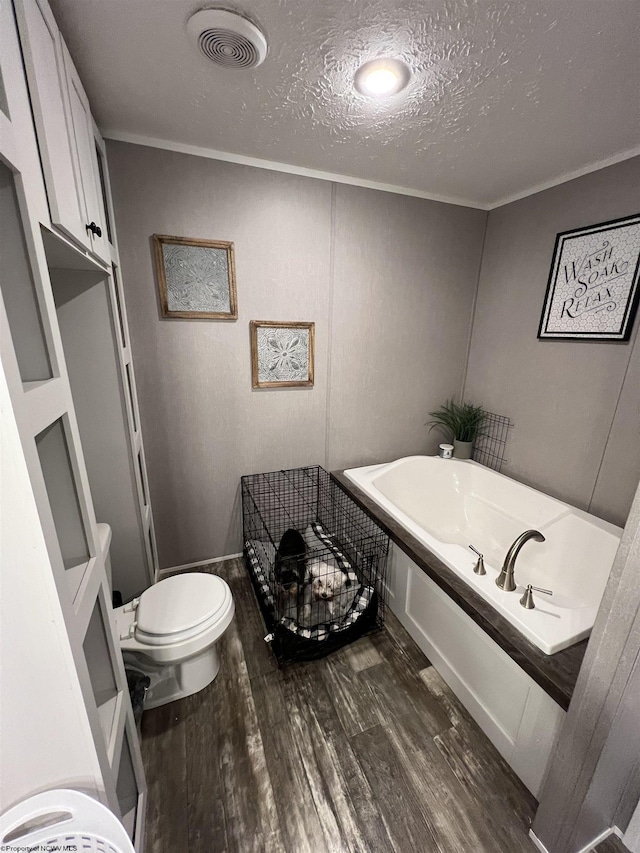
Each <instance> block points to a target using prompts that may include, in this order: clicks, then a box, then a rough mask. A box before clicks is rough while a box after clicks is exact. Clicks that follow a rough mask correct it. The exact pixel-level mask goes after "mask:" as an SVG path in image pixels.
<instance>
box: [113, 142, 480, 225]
mask: <svg viewBox="0 0 640 853" xmlns="http://www.w3.org/2000/svg"><path fill="white" fill-rule="evenodd" d="M100 132H101V133H102V136H103V137H104V138H105V139H113V140H115V141H116V142H130V143H131V144H132V145H146V146H148V147H149V148H162V149H163V150H165V151H176V152H178V153H179V154H192V155H193V156H194V157H207V158H209V159H210V160H223V161H224V162H225V163H237V164H239V165H241V166H254V167H255V168H256V169H269V170H270V171H272V172H286V173H287V174H289V175H302V176H303V177H305V178H316V179H317V180H319V181H333V182H334V183H337V184H349V185H351V186H354V187H364V188H365V189H370V190H379V191H380V192H385V193H396V195H408V196H413V197H414V198H424V199H427V200H428V201H439V202H442V204H456V205H459V206H460V207H473V208H475V209H477V210H488V209H489V206H488V205H486V204H479V203H477V202H475V201H469V200H468V199H463V198H454V197H452V196H443V195H436V194H434V193H429V192H424V191H423V190H415V189H412V188H411V187H398V186H396V185H395V184H384V183H382V182H380V181H366V180H364V179H363V178H354V177H351V176H350V175H339V174H337V173H334V172H323V171H321V170H319V169H306V168H305V167H304V166H292V165H291V164H290V163H277V162H276V161H275V160H261V159H259V158H258V157H246V156H245V155H244V154H232V153H230V152H229V151H217V150H216V149H215V148H201V147H200V146H198V145H187V144H186V143H183V142H172V141H171V140H168V139H156V137H153V136H141V135H139V134H137V133H127V132H126V131H120V130H101V131H100Z"/></svg>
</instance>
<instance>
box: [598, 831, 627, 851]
mask: <svg viewBox="0 0 640 853" xmlns="http://www.w3.org/2000/svg"><path fill="white" fill-rule="evenodd" d="M595 853H629V849H628V847H625V845H624V843H623V842H622V841H621V839H620V838H618V836H617V835H610V836H609V837H608V838H605V840H604V841H601V842H600V844H598V846H597V847H596V850H595Z"/></svg>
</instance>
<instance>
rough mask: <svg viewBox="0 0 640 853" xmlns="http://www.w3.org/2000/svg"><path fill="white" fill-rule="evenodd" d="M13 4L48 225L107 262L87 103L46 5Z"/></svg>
mask: <svg viewBox="0 0 640 853" xmlns="http://www.w3.org/2000/svg"><path fill="white" fill-rule="evenodd" d="M15 8H16V14H17V19H18V25H19V29H20V36H21V42H22V47H23V53H24V59H25V67H26V71H27V80H28V83H29V94H30V97H31V103H32V107H33V115H34V119H35V125H36V132H37V136H38V144H39V148H40V157H41V160H42V169H43V172H44V179H45V184H46V188H47V197H48V201H49V212H50V216H51V225H52V226H53V227H54V228H56V229H59V230H60V231H61V232H62V233H63V234H64V235H65V236H66V237H69V238H70V239H71V240H72V241H73V242H75V243H76V244H78V245H79V246H81V247H82V248H84V249H86V250H89V251H91V252H93V253H94V254H95V255H96V256H97V257H99V258H101V259H102V260H104V261H108V260H109V250H108V243H107V239H106V234H105V231H106V229H105V221H104V210H103V208H102V197H101V193H100V192H99V174H98V164H97V159H96V152H95V143H94V140H93V124H92V119H91V114H90V112H89V103H88V101H87V98H86V95H85V94H84V90H83V88H82V85H81V84H80V80H79V78H78V75H77V72H76V70H75V68H74V66H73V63H72V62H71V57H70V56H69V54H68V51H67V49H66V47H65V45H64V42H63V41H62V38H61V36H60V31H59V30H58V27H57V25H56V22H55V19H54V17H53V14H52V13H51V10H50V8H49V6H48V4H47V3H46V2H42V0H15ZM92 223H93V227H92ZM98 233H100V236H98Z"/></svg>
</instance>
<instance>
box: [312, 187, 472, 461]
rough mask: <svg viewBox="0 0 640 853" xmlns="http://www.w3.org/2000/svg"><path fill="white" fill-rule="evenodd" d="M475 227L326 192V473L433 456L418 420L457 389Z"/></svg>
mask: <svg viewBox="0 0 640 853" xmlns="http://www.w3.org/2000/svg"><path fill="white" fill-rule="evenodd" d="M485 223H486V214H484V213H481V212H479V211H474V210H471V209H465V208H461V207H454V206H452V205H445V204H438V203H436V202H427V201H421V200H419V199H411V198H403V197H402V196H397V195H392V194H388V193H380V192H376V191H375V190H367V189H358V188H354V187H346V186H343V185H338V186H337V188H336V213H335V235H336V236H335V241H336V242H335V282H334V290H333V312H332V316H333V328H332V340H331V376H330V383H331V384H330V402H331V425H330V432H329V450H328V459H327V467H328V468H330V469H332V468H344V467H347V466H350V467H356V466H360V465H368V464H372V463H374V462H380V461H381V460H382V459H393V458H397V457H399V456H404V455H407V454H412V453H416V452H419V453H421V452H427V451H428V452H435V449H436V448H437V446H438V442H439V441H441V440H442V439H441V438H438V435H437V434H436V433H435V432H434V433H431V434H429V432H428V430H427V429H426V428H425V421H426V420H427V419H428V414H427V413H428V412H429V411H430V410H431V409H433V408H435V406H437V405H438V404H439V403H440V402H442V401H443V400H445V399H447V398H448V397H450V396H451V395H452V394H453V393H455V392H457V391H458V390H459V389H461V387H462V382H463V379H464V370H465V359H466V342H467V340H468V337H469V328H470V323H471V312H472V306H473V299H474V294H475V289H476V285H477V278H478V271H479V262H480V256H481V252H482V240H483V238H484V228H485ZM416 448H418V449H417V450H416Z"/></svg>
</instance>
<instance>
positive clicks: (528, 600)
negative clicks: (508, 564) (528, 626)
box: [520, 584, 553, 610]
mask: <svg viewBox="0 0 640 853" xmlns="http://www.w3.org/2000/svg"><path fill="white" fill-rule="evenodd" d="M534 589H535V591H536V592H543V593H544V594H545V595H553V592H552V591H551V590H550V589H542V587H540V586H532V585H531V584H527V588H526V590H525V593H524V595H523V596H522V598H521V599H520V604H521V605H522V606H523V607H525V608H526V609H527V610H533V609H534V607H535V606H536V605H535V603H534V601H533V590H534Z"/></svg>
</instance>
